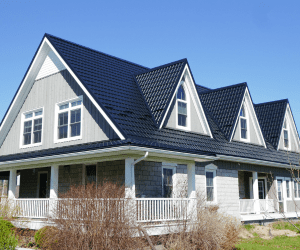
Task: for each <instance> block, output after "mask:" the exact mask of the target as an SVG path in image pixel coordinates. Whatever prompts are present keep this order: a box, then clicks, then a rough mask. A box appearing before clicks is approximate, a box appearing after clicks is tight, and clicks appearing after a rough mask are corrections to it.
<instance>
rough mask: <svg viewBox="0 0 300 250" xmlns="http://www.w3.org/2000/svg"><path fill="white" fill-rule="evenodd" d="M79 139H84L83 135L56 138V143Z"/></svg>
mask: <svg viewBox="0 0 300 250" xmlns="http://www.w3.org/2000/svg"><path fill="white" fill-rule="evenodd" d="M77 140H82V136H76V137H70V138H64V139H58V140H55V141H54V143H64V142H69V141H77Z"/></svg>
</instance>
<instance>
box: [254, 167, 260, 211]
mask: <svg viewBox="0 0 300 250" xmlns="http://www.w3.org/2000/svg"><path fill="white" fill-rule="evenodd" d="M252 178H253V199H254V212H255V213H256V214H259V213H260V208H259V196H258V177H257V172H252Z"/></svg>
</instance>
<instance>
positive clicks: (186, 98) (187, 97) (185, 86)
mask: <svg viewBox="0 0 300 250" xmlns="http://www.w3.org/2000/svg"><path fill="white" fill-rule="evenodd" d="M181 86H182V88H183V90H184V93H185V100H181V99H177V93H178V90H179V88H180V87H181ZM178 90H177V92H176V103H175V108H176V128H178V129H183V130H189V131H190V130H191V107H190V95H189V90H188V87H187V85H186V84H185V82H184V81H181V82H180V85H179V87H178ZM178 102H183V103H186V109H187V111H186V116H187V117H186V126H180V125H178Z"/></svg>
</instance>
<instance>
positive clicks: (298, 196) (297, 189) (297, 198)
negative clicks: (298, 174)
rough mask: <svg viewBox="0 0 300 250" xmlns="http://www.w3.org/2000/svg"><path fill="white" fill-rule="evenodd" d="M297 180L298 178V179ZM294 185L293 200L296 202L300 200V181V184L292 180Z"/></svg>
mask: <svg viewBox="0 0 300 250" xmlns="http://www.w3.org/2000/svg"><path fill="white" fill-rule="evenodd" d="M296 179H297V178H296ZM292 182H293V184H292V186H293V198H294V199H295V200H300V195H299V185H298V182H299V183H300V180H298V182H297V181H296V180H295V179H294V180H292ZM295 183H296V184H297V188H296V191H297V197H296V196H295Z"/></svg>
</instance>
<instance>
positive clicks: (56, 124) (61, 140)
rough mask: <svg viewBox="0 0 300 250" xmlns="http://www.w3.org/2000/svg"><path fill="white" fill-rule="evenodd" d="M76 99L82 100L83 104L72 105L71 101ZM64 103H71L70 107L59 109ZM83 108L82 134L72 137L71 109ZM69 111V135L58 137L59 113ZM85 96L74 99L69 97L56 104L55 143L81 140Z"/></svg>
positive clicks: (81, 125) (81, 124)
mask: <svg viewBox="0 0 300 250" xmlns="http://www.w3.org/2000/svg"><path fill="white" fill-rule="evenodd" d="M75 101H81V105H80V106H79V105H78V106H75V107H71V103H72V102H75ZM64 104H69V108H66V109H63V110H59V107H60V106H61V105H64ZM77 109H81V111H80V112H81V120H80V135H79V136H74V137H71V128H70V123H71V111H73V110H77ZM65 112H68V137H67V138H63V139H58V115H59V114H60V113H65ZM83 118H84V116H83V96H78V97H76V98H73V99H69V100H66V101H63V102H59V103H56V104H55V119H54V143H61V142H68V141H74V140H81V139H82V127H83V121H84V119H83Z"/></svg>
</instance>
